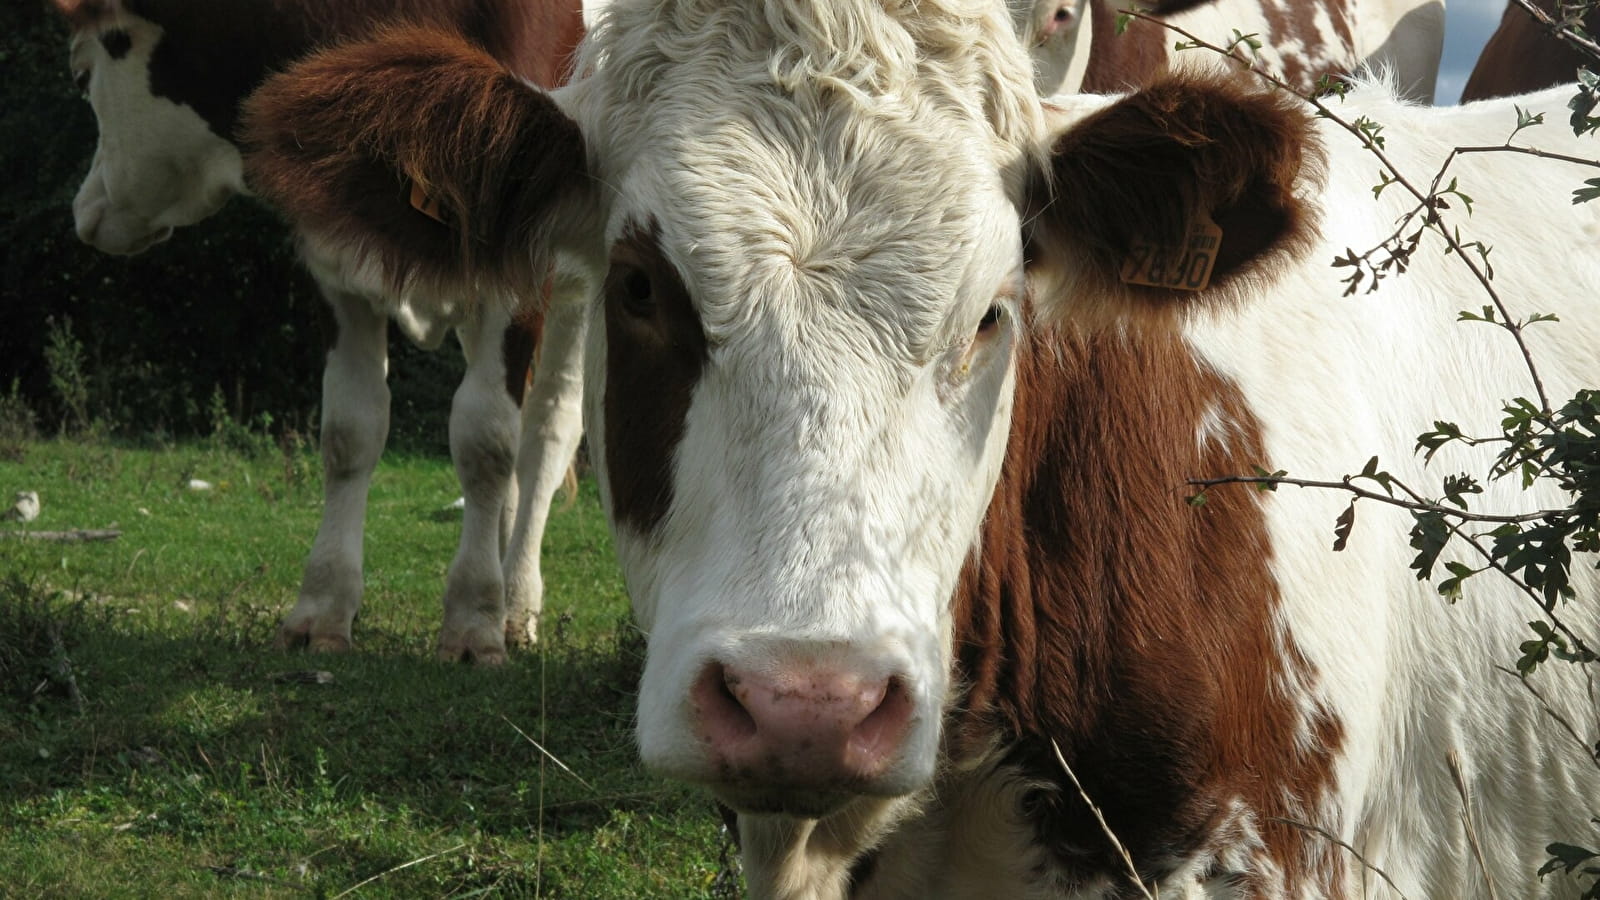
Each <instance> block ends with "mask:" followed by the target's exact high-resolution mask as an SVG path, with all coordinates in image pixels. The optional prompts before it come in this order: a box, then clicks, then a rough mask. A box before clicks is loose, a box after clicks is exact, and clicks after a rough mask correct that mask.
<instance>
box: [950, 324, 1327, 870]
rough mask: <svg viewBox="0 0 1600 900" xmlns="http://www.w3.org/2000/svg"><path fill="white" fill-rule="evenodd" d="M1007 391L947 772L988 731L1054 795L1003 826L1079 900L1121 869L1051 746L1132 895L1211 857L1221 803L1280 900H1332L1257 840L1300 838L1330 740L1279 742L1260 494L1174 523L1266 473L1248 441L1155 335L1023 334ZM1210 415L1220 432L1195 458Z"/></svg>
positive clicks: (1292, 700) (1323, 852)
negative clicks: (1276, 874)
mask: <svg viewBox="0 0 1600 900" xmlns="http://www.w3.org/2000/svg"><path fill="white" fill-rule="evenodd" d="M1017 377H1018V387H1017V395H1016V410H1015V413H1014V417H1013V423H1012V434H1011V439H1010V445H1009V447H1008V450H1007V458H1006V463H1005V467H1004V469H1003V471H1002V476H1001V481H1000V484H999V486H998V487H997V489H996V491H995V495H994V499H993V500H992V502H991V504H990V507H989V511H988V517H987V519H986V520H985V524H984V530H983V535H982V543H981V556H980V560H981V562H980V563H979V564H976V565H974V564H969V565H968V566H967V568H966V569H965V570H964V571H963V573H962V576H961V579H960V584H959V587H958V591H957V595H956V598H955V602H954V605H955V621H956V638H955V641H956V644H955V647H956V656H957V671H956V676H957V678H958V679H959V680H960V681H961V682H963V683H965V684H966V686H967V692H966V695H965V699H964V701H963V703H962V704H961V705H960V706H959V707H958V708H957V709H956V710H955V711H954V712H953V713H952V717H953V718H952V721H951V737H952V745H953V747H954V748H955V749H954V751H953V752H955V753H957V754H958V755H959V754H960V753H962V752H963V751H965V752H981V750H982V749H983V748H985V747H987V746H989V742H990V739H991V738H992V737H993V736H995V735H996V734H997V733H998V735H999V737H1000V742H1001V745H1002V746H1009V747H1011V748H1012V749H1011V751H1010V762H1012V763H1014V764H1015V765H1017V766H1019V767H1021V768H1022V769H1023V771H1024V773H1025V774H1026V776H1027V777H1030V778H1039V779H1042V780H1043V781H1045V782H1049V783H1054V784H1055V785H1056V788H1055V789H1052V790H1041V791H1039V792H1037V793H1035V794H1033V795H1032V796H1031V797H1030V799H1029V801H1028V802H1027V804H1026V805H1025V806H1026V808H1025V809H1024V814H1025V815H1027V816H1028V817H1029V819H1030V821H1031V822H1032V824H1033V825H1034V827H1035V829H1036V830H1037V833H1038V835H1039V838H1040V840H1041V842H1042V844H1043V846H1045V847H1046V848H1047V849H1048V851H1049V853H1050V854H1051V855H1052V857H1053V859H1054V860H1055V862H1056V863H1057V864H1058V865H1059V866H1060V867H1061V868H1062V869H1063V870H1064V871H1065V872H1066V873H1067V874H1068V875H1069V877H1071V878H1073V879H1074V880H1077V881H1079V882H1080V883H1081V884H1088V883H1089V882H1091V881H1093V880H1094V879H1095V878H1097V877H1110V878H1119V877H1121V875H1120V873H1121V871H1122V868H1121V867H1122V863H1121V861H1120V859H1119V858H1118V857H1116V855H1115V854H1114V852H1113V850H1112V848H1111V847H1110V846H1109V844H1108V842H1107V841H1106V840H1105V838H1104V835H1103V832H1102V830H1101V828H1100V826H1099V824H1098V823H1097V822H1096V821H1095V820H1094V819H1093V818H1092V816H1091V815H1090V812H1089V810H1088V809H1087V807H1085V806H1084V804H1083V803H1082V802H1081V800H1080V799H1079V798H1078V795H1077V792H1076V791H1075V790H1074V789H1073V788H1072V787H1071V785H1070V784H1068V783H1065V782H1064V778H1063V775H1062V772H1061V769H1060V766H1059V764H1058V763H1057V761H1056V758H1055V750H1054V748H1053V747H1052V741H1054V742H1055V743H1057V744H1059V746H1060V748H1061V752H1062V753H1063V754H1064V755H1065V757H1066V759H1067V760H1068V761H1069V763H1070V764H1071V765H1072V767H1073V769H1074V771H1075V772H1076V773H1077V775H1078V777H1079V778H1080V779H1081V780H1082V782H1083V784H1084V787H1085V790H1086V791H1087V792H1088V794H1089V796H1091V797H1092V798H1093V799H1094V800H1095V802H1096V803H1097V805H1098V806H1099V807H1100V808H1101V809H1102V810H1103V811H1104V813H1105V815H1106V817H1107V820H1108V822H1109V824H1110V827H1111V829H1112V831H1113V832H1114V833H1116V834H1117V835H1118V837H1119V838H1120V839H1121V840H1122V841H1123V843H1124V844H1126V845H1127V846H1128V848H1129V850H1130V852H1131V853H1132V854H1133V858H1134V861H1135V862H1136V863H1137V864H1138V865H1139V866H1140V869H1141V871H1143V872H1145V873H1146V874H1147V875H1152V876H1159V875H1160V874H1162V872H1163V868H1162V867H1163V866H1168V865H1171V864H1172V863H1173V862H1174V861H1181V860H1182V858H1183V857H1185V856H1188V855H1192V854H1194V853H1198V852H1203V851H1204V850H1205V849H1206V848H1208V847H1214V846H1215V845H1217V844H1218V843H1219V842H1222V841H1225V840H1227V839H1229V837H1230V836H1235V835H1230V833H1229V832H1228V830H1227V829H1226V825H1227V822H1226V820H1225V815H1226V814H1227V813H1228V812H1229V807H1230V804H1232V803H1233V802H1234V801H1239V802H1240V803H1242V804H1243V805H1244V806H1245V807H1246V808H1247V809H1248V810H1249V811H1250V812H1251V813H1252V814H1253V815H1254V819H1255V824H1256V825H1257V827H1258V828H1260V829H1261V831H1262V834H1263V837H1264V838H1265V840H1266V842H1267V844H1268V847H1267V850H1266V851H1265V852H1266V853H1267V855H1269V856H1270V857H1272V858H1273V861H1274V862H1275V863H1276V864H1277V868H1278V870H1279V871H1281V872H1282V873H1283V875H1284V878H1285V880H1286V882H1287V883H1286V885H1285V887H1284V893H1285V895H1288V896H1300V895H1312V894H1322V895H1333V896H1337V895H1339V894H1340V893H1341V888H1340V885H1339V879H1340V877H1341V876H1340V875H1339V874H1338V873H1339V872H1340V871H1341V870H1340V867H1339V861H1338V860H1337V858H1336V857H1335V856H1334V855H1333V854H1335V853H1337V850H1336V849H1333V848H1330V847H1329V846H1328V845H1327V844H1326V842H1324V841H1322V840H1321V839H1320V838H1317V837H1314V836H1313V837H1309V838H1308V836H1307V835H1305V834H1303V833H1296V832H1294V831H1293V829H1290V828H1289V827H1288V826H1278V825H1273V824H1270V823H1268V822H1267V821H1266V820H1267V819H1268V818H1269V817H1274V816H1281V817H1285V818H1289V819H1294V820H1298V821H1306V820H1311V819H1313V817H1314V816H1315V814H1316V813H1317V811H1318V810H1317V806H1316V804H1317V802H1318V800H1319V799H1320V798H1323V797H1325V796H1327V795H1328V793H1329V792H1330V791H1331V790H1332V788H1333V783H1334V778H1333V761H1334V756H1335V754H1336V753H1337V751H1338V749H1339V746H1340V744H1341V742H1342V729H1341V727H1340V725H1339V723H1338V722H1337V721H1336V720H1334V719H1332V718H1331V717H1329V716H1328V715H1326V714H1321V713H1318V714H1314V715H1313V718H1312V721H1310V722H1306V721H1303V715H1302V708H1301V706H1300V705H1299V704H1300V702H1302V701H1303V696H1302V694H1301V692H1300V691H1299V690H1298V688H1299V686H1301V685H1305V684H1314V682H1315V680H1316V673H1315V672H1314V671H1313V670H1312V669H1311V667H1310V664H1309V663H1308V662H1307V661H1306V660H1305V659H1304V657H1303V656H1302V655H1301V654H1300V652H1299V651H1298V649H1297V648H1295V647H1294V646H1293V644H1292V638H1287V637H1285V636H1283V635H1282V634H1280V631H1279V628H1278V626H1277V623H1276V622H1275V618H1274V612H1275V610H1276V609H1277V608H1278V606H1279V603H1280V599H1279V592H1278V586H1277V583H1276V581H1275V579H1274V578H1273V575H1272V572H1271V569H1270V562H1271V558H1272V545H1271V540H1270V536H1269V534H1268V532H1267V525H1266V519H1265V512H1264V508H1263V504H1264V503H1266V502H1271V500H1270V497H1271V495H1263V494H1259V493H1257V492H1255V491H1252V490H1249V489H1246V488H1241V487H1231V488H1220V489H1215V490H1213V491H1212V492H1211V495H1210V500H1209V502H1208V503H1206V504H1205V506H1203V507H1200V508H1194V507H1191V506H1189V505H1188V504H1187V503H1186V498H1187V497H1188V496H1189V495H1190V494H1191V493H1193V491H1192V489H1191V488H1189V487H1188V486H1187V485H1186V483H1185V482H1186V480H1187V479H1190V478H1205V477H1213V476H1221V475H1230V474H1238V473H1241V472H1245V473H1247V472H1249V471H1250V467H1251V466H1252V465H1270V461H1269V460H1267V459H1266V458H1265V448H1264V446H1263V441H1262V436H1261V426H1260V423H1259V422H1257V421H1256V419H1255V418H1254V416H1253V415H1252V413H1251V411H1250V409H1249V408H1248V407H1247V405H1246V404H1245V402H1244V399H1243V397H1242V396H1241V395H1240V393H1239V391H1238V389H1237V388H1236V387H1235V386H1234V385H1232V384H1231V383H1229V382H1228V381H1226V380H1224V379H1223V378H1221V377H1220V376H1218V375H1217V374H1215V373H1213V372H1210V371H1208V370H1206V369H1205V368H1203V367H1202V366H1201V365H1200V364H1199V363H1198V362H1197V361H1196V360H1195V359H1194V357H1193V356H1192V354H1191V353H1190V352H1189V351H1188V350H1187V349H1186V346H1185V344H1184V343H1183V341H1182V339H1181V337H1180V336H1179V335H1178V334H1177V333H1176V332H1168V333H1165V334H1160V333H1155V332H1153V331H1152V330H1145V329H1139V330H1135V331H1133V332H1131V333H1129V334H1126V335H1122V336H1117V335H1111V334H1089V333H1086V332H1084V331H1082V330H1067V329H1063V330H1059V331H1050V330H1040V331H1036V332H1035V333H1034V335H1033V337H1032V338H1031V339H1030V341H1029V342H1027V343H1025V344H1024V345H1022V346H1021V347H1020V348H1019V359H1018V376H1017ZM1212 416H1214V417H1216V419H1218V420H1220V422H1222V423H1223V424H1222V427H1221V430H1220V432H1219V433H1218V434H1217V435H1216V436H1215V437H1214V438H1213V439H1211V440H1208V441H1207V442H1205V443H1204V444H1202V443H1201V442H1200V441H1199V439H1198V437H1197V435H1198V432H1199V428H1200V425H1201V423H1202V422H1204V421H1208V419H1209V418H1210V417H1212ZM1286 642H1287V646H1286V645H1285V644H1286ZM1303 730H1309V731H1310V732H1311V733H1312V734H1313V736H1314V738H1315V742H1314V744H1313V746H1311V747H1310V748H1307V749H1302V748H1300V747H1299V746H1298V745H1297V742H1296V735H1297V734H1300V733H1302V731H1303ZM1270 869H1271V867H1268V871H1270ZM1246 880H1248V877H1246ZM1261 887H1263V888H1267V887H1269V886H1266V885H1262V886H1261ZM1271 893H1273V891H1271V890H1265V889H1264V890H1262V891H1261V894H1262V895H1269V894H1271Z"/></svg>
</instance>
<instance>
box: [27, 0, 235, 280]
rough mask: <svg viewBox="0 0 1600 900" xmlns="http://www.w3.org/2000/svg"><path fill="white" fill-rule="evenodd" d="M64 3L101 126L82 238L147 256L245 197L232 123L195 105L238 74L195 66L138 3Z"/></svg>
mask: <svg viewBox="0 0 1600 900" xmlns="http://www.w3.org/2000/svg"><path fill="white" fill-rule="evenodd" d="M55 3H56V6H57V7H58V8H59V9H60V10H61V12H62V13H63V14H64V15H65V16H66V18H67V21H68V23H69V24H70V25H71V27H72V44H71V66H72V76H73V79H74V80H75V81H76V83H77V85H78V88H79V90H81V91H82V92H83V95H84V97H85V99H87V100H88V101H89V105H90V106H91V107H93V108H94V113H95V120H96V122H97V124H98V126H99V143H98V145H97V146H96V148H95V153H94V160H93V162H92V163H91V164H90V167H89V174H88V175H87V176H86V177H85V178H84V180H83V185H82V186H81V187H79V188H78V194H77V196H76V197H75V198H74V199H73V201H72V215H73V220H74V222H75V225H76V228H77V232H78V237H79V238H81V239H82V240H83V241H84V242H85V243H88V244H91V245H93V246H94V247H96V248H97V249H99V250H102V251H104V252H106V253H119V254H127V253H138V252H140V251H142V250H144V249H146V248H148V247H150V246H151V245H153V244H157V243H160V242H161V241H164V240H166V239H167V238H168V237H170V236H171V235H172V230H173V229H174V228H180V227H182V226H185V225H191V224H194V223H195V222H198V221H200V220H202V219H204V218H206V217H207V216H210V215H211V214H212V213H214V212H216V211H217V210H218V209H219V208H221V206H222V205H223V204H224V203H226V202H227V200H228V198H229V197H230V196H232V195H233V194H235V193H240V192H243V191H244V180H243V166H242V163H241V160H240V155H239V150H238V148H237V147H235V146H234V144H233V143H232V142H231V141H230V140H229V139H228V138H229V137H230V135H229V134H228V131H227V128H228V126H229V125H231V123H229V122H219V121H217V117H216V116H215V115H211V116H210V118H208V114H211V113H213V112H214V111H213V110H209V109H206V108H204V106H205V104H204V103H203V102H202V103H197V102H196V101H195V100H194V99H193V98H195V97H196V96H200V95H205V94H209V93H214V92H217V91H219V90H222V91H225V90H226V88H225V87H224V85H222V84H221V82H225V81H226V80H227V79H228V73H229V70H230V68H231V67H211V66H204V67H202V66H199V65H197V64H195V60H187V61H186V60H185V59H184V58H182V57H181V56H180V55H179V54H181V53H183V52H184V51H183V50H182V49H181V48H177V49H175V48H176V47H177V44H178V43H179V42H175V41H173V40H172V39H171V38H170V37H169V35H168V29H167V28H165V27H163V26H162V25H158V24H157V23H156V22H154V21H152V20H151V19H149V18H146V17H145V16H143V15H140V14H139V13H138V12H137V11H136V10H137V9H139V8H140V7H139V6H138V5H137V4H132V5H130V4H128V3H124V2H123V0H55ZM169 5H170V4H169ZM204 15H205V16H206V18H208V19H216V20H231V19H235V18H237V17H238V16H239V15H243V14H239V13H229V14H226V15H224V14H222V13H219V12H217V11H216V10H214V9H212V10H211V11H209V12H207V13H205V14H204ZM216 24H217V25H218V26H219V27H239V26H240V23H238V22H233V23H232V24H229V23H227V22H222V21H219V22H217V23H216ZM207 79H210V81H209V83H208V82H207V81H206V80H207ZM180 96H186V99H184V100H179V99H176V98H178V97H180Z"/></svg>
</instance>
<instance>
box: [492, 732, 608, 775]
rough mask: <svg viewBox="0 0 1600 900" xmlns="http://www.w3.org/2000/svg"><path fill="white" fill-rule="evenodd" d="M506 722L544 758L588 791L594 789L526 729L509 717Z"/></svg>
mask: <svg viewBox="0 0 1600 900" xmlns="http://www.w3.org/2000/svg"><path fill="white" fill-rule="evenodd" d="M500 718H502V719H506V717H505V716H501V717H500ZM506 724H507V725H510V726H511V727H512V728H513V729H516V732H517V734H520V735H522V739H523V740H525V741H527V742H528V743H530V744H532V745H533V749H535V750H538V751H539V752H540V753H543V754H544V755H545V758H546V759H548V760H550V761H551V762H553V763H555V764H556V765H557V766H560V767H561V771H563V772H565V773H567V774H568V775H571V776H572V778H573V780H575V781H577V782H578V783H579V784H581V785H583V786H584V787H586V788H588V789H589V790H590V791H594V789H595V788H594V785H592V784H590V783H589V782H587V781H584V780H583V776H581V775H579V774H578V773H577V772H574V771H572V770H571V769H569V768H567V764H566V763H564V762H562V761H561V760H559V759H557V758H556V755H555V754H554V753H551V752H550V751H549V750H546V749H545V748H544V745H543V744H541V743H539V742H538V741H536V740H534V739H533V738H532V737H531V736H530V735H529V734H528V733H527V732H526V731H523V730H522V729H521V728H517V723H515V722H513V721H511V720H510V719H506Z"/></svg>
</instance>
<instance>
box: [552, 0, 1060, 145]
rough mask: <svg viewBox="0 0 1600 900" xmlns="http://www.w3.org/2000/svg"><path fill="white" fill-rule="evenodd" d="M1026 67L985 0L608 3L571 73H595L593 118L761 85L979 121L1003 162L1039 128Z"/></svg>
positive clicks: (999, 9)
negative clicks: (599, 79) (598, 83)
mask: <svg viewBox="0 0 1600 900" xmlns="http://www.w3.org/2000/svg"><path fill="white" fill-rule="evenodd" d="M1029 66H1030V63H1029V61H1028V56H1027V53H1026V52H1025V51H1024V50H1023V48H1022V47H1021V45H1020V44H1019V43H1018V41H1017V37H1016V34H1015V32H1014V30H1013V29H1012V27H1011V24H1010V21H1009V20H1008V19H1007V17H1006V14H1005V7H1004V5H1003V4H996V3H990V2H986V0H884V2H881V3H860V2H834V3H808V2H798V0H751V2H743V3H738V2H734V3H730V2H725V0H658V2H634V3H630V2H627V0H617V2H615V3H613V4H612V5H610V6H609V7H607V8H605V9H603V10H602V11H601V14H600V17H599V20H598V21H597V22H596V24H595V28H594V30H593V32H592V33H591V38H590V41H589V42H588V44H587V45H586V48H585V50H584V57H583V58H582V59H581V60H580V64H579V69H580V71H597V72H603V73H604V76H605V77H604V79H603V87H601V88H600V90H601V91H602V92H603V93H604V97H603V98H598V99H600V101H601V102H600V106H601V108H600V109H599V110H596V112H597V114H598V115H599V116H601V117H603V118H605V119H608V120H612V121H614V119H613V117H615V116H618V115H625V114H626V113H627V112H628V111H634V110H639V109H649V108H652V107H654V106H655V104H657V103H667V104H672V103H674V102H676V103H679V104H688V105H691V106H693V107H694V108H696V109H698V110H700V111H702V112H703V111H704V108H705V106H704V104H705V102H706V101H707V100H708V99H709V98H717V100H718V101H721V100H724V99H726V98H728V96H729V94H730V91H729V87H730V86H734V85H737V86H739V87H740V88H741V89H746V88H753V87H763V86H765V87H770V88H772V89H774V90H775V91H776V92H778V93H780V94H787V95H789V96H790V97H791V98H793V99H794V101H795V102H798V103H824V104H825V103H833V102H838V99H837V98H847V99H848V101H849V102H851V103H853V104H854V105H856V106H857V107H858V108H859V109H861V110H862V111H865V112H868V113H876V114H890V115H893V114H895V112H896V111H897V108H898V107H900V106H901V105H902V104H907V103H909V104H912V105H917V104H932V105H933V106H935V107H938V108H940V109H941V110H942V111H944V112H945V113H946V114H953V115H955V116H958V117H960V118H962V119H966V120H969V121H975V122H980V123H982V124H984V126H985V127H986V128H987V129H988V130H989V131H991V132H992V138H993V140H994V141H995V143H996V145H997V147H996V149H997V150H998V151H999V155H1000V156H1001V157H1002V162H1006V161H1009V158H1011V157H1016V156H1018V155H1021V154H1024V153H1029V152H1032V147H1033V146H1034V144H1035V143H1036V138H1037V136H1038V135H1039V134H1040V132H1041V129H1042V127H1043V124H1042V119H1041V114H1040V111H1039V105H1038V102H1037V99H1036V97H1035V96H1034V92H1033V87H1032V81H1031V78H1032V74H1031V70H1030V68H1029ZM686 88H687V89H689V90H686ZM770 100H771V97H767V98H765V99H764V101H763V102H767V101H770ZM641 101H649V102H641Z"/></svg>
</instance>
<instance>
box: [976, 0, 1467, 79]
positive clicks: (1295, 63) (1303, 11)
mask: <svg viewBox="0 0 1600 900" xmlns="http://www.w3.org/2000/svg"><path fill="white" fill-rule="evenodd" d="M1007 5H1008V6H1009V8H1010V10H1011V18H1012V21H1013V23H1014V24H1015V26H1016V29H1017V32H1018V34H1019V35H1021V37H1022V41H1023V44H1024V45H1026V46H1027V47H1028V48H1029V50H1030V52H1031V54H1032V56H1033V64H1034V73H1033V75H1034V84H1035V86H1036V87H1037V88H1038V89H1039V93H1040V94H1042V95H1043V96H1046V97H1048V96H1051V95H1054V94H1070V93H1077V92H1079V91H1087V92H1091V93H1105V92H1107V91H1123V90H1128V89H1129V88H1131V87H1134V86H1137V85H1139V84H1142V83H1143V82H1144V81H1145V80H1146V79H1148V78H1150V77H1151V76H1153V75H1156V74H1158V73H1159V72H1161V71H1163V70H1165V69H1166V68H1168V67H1169V66H1173V65H1184V66H1189V65H1195V64H1202V63H1204V64H1215V63H1217V57H1216V56H1215V55H1213V54H1211V53H1209V52H1208V51H1197V50H1194V49H1190V50H1179V49H1177V48H1176V47H1175V43H1176V40H1177V38H1176V36H1175V35H1174V34H1172V33H1171V32H1170V31H1166V30H1164V29H1161V28H1158V27H1155V26H1153V25H1151V24H1149V23H1136V24H1134V25H1133V26H1132V27H1130V28H1129V29H1128V30H1127V31H1126V32H1125V33H1123V34H1121V35H1118V34H1117V33H1116V19H1117V14H1118V11H1119V10H1122V9H1124V8H1129V7H1134V8H1139V9H1141V10H1144V11H1145V12H1147V13H1148V14H1150V15H1153V16H1156V17H1157V18H1159V19H1161V20H1162V21H1164V22H1168V23H1170V24H1171V25H1173V26H1174V27H1177V28H1182V29H1184V30H1185V31H1187V32H1189V33H1190V34H1193V35H1196V36H1197V37H1199V38H1201V39H1203V40H1207V41H1212V42H1214V43H1217V44H1219V45H1222V46H1226V45H1228V44H1229V43H1230V42H1231V41H1232V39H1233V37H1234V35H1235V34H1239V35H1251V36H1253V37H1254V38H1255V39H1256V40H1258V41H1259V42H1260V43H1261V48H1260V51H1259V61H1260V62H1261V63H1262V64H1263V65H1265V66H1267V67H1268V68H1270V69H1273V70H1275V71H1276V72H1278V73H1279V74H1280V75H1281V76H1282V77H1284V78H1285V79H1286V80H1287V81H1288V82H1289V83H1290V84H1292V85H1295V86H1297V87H1299V88H1300V89H1302V90H1310V89H1311V88H1312V87H1313V86H1314V85H1315V84H1316V81H1317V79H1318V78H1319V77H1321V76H1323V75H1327V74H1346V73H1349V72H1353V71H1355V70H1357V69H1358V68H1360V67H1362V66H1366V67H1368V68H1370V69H1373V70H1383V71H1387V72H1388V73H1390V76H1391V77H1392V78H1393V80H1394V83H1395V84H1396V85H1397V86H1398V87H1399V90H1400V94H1401V96H1403V97H1409V98H1411V99H1413V100H1416V101H1418V102H1421V103H1431V102H1433V89H1434V82H1435V80H1436V79H1437V77H1438V72H1439V57H1440V54H1441V53H1442V52H1443V50H1444V2H1443V0H1317V2H1304V0H1165V2H1156V3H1137V4H1136V3H1126V2H1114V0H1007ZM1241 52H1245V53H1248V52H1249V51H1248V48H1241Z"/></svg>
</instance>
